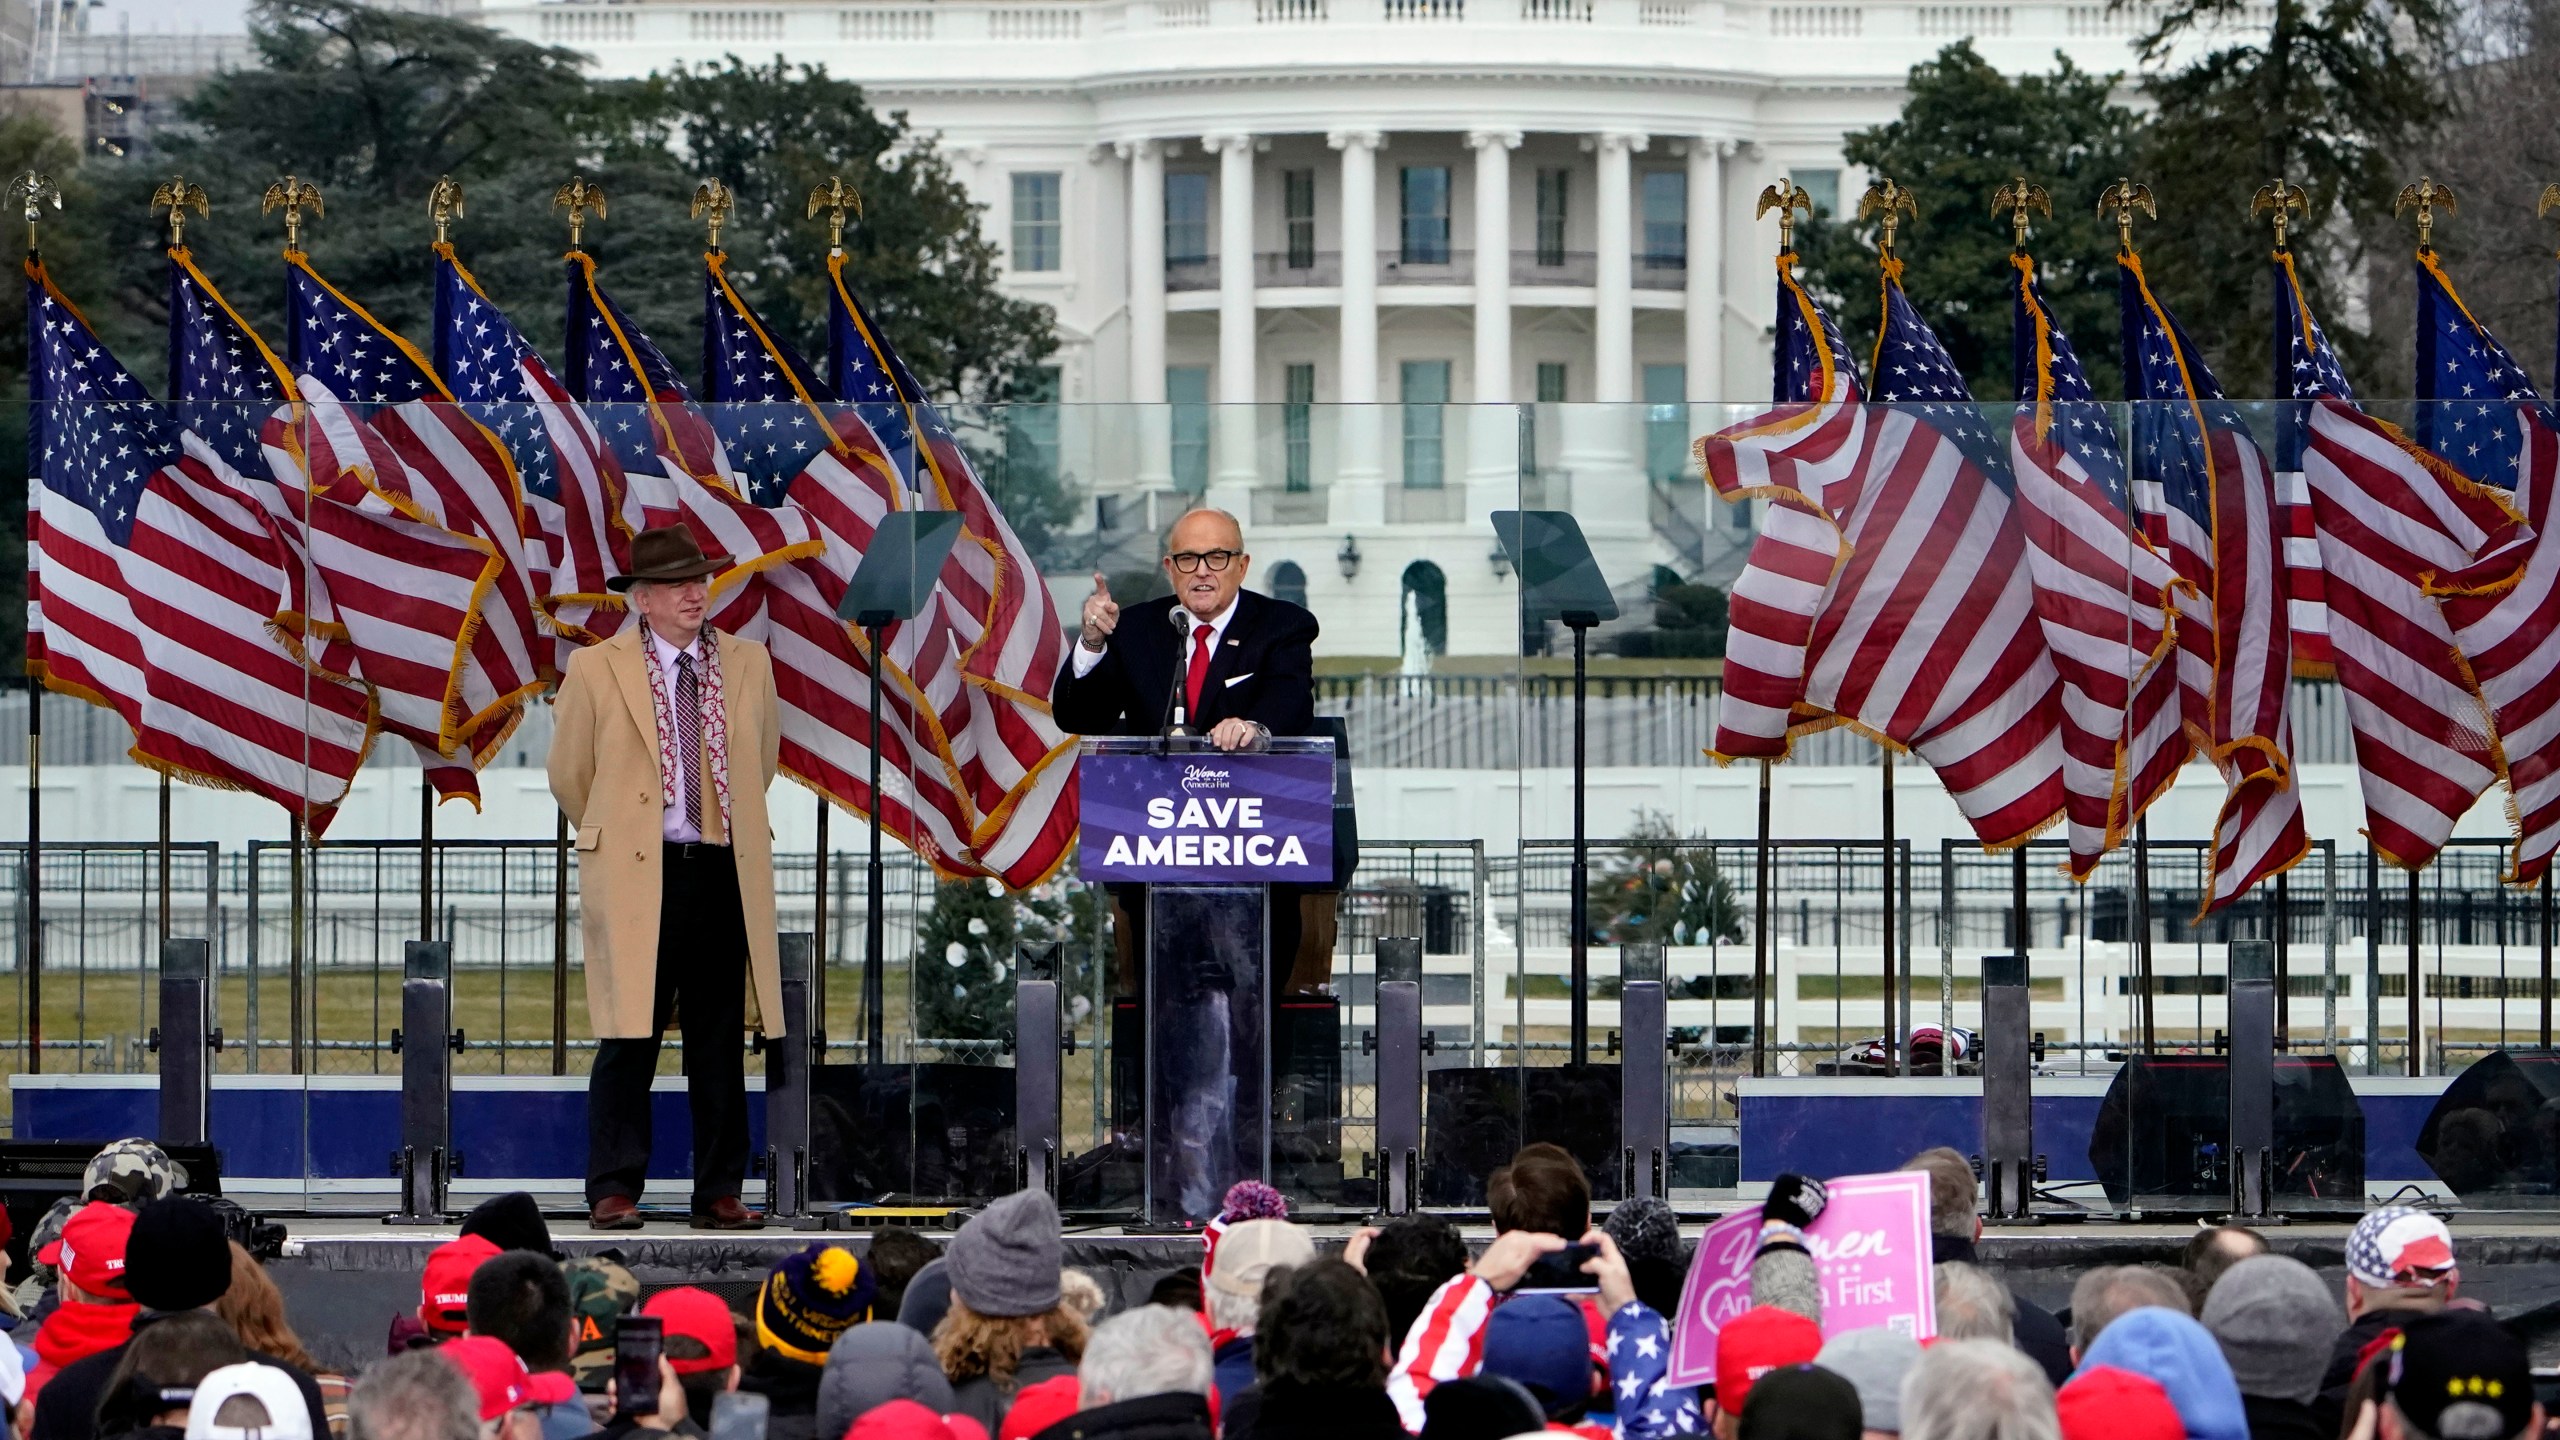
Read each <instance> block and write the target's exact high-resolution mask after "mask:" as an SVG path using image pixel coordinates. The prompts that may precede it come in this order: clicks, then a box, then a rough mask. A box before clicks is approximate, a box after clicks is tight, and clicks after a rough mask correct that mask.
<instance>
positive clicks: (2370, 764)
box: [2275, 252, 2530, 870]
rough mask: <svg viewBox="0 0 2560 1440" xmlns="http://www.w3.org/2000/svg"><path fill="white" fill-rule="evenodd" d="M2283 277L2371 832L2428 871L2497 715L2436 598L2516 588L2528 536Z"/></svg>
mask: <svg viewBox="0 0 2560 1440" xmlns="http://www.w3.org/2000/svg"><path fill="white" fill-rule="evenodd" d="M2275 289H2276V326H2277V338H2278V343H2279V345H2281V346H2282V347H2283V348H2282V352H2281V353H2283V354H2284V356H2285V357H2286V365H2287V367H2288V369H2289V372H2290V373H2291V375H2292V376H2293V398H2294V399H2296V400H2299V401H2302V402H2305V403H2304V404H2303V405H2302V406H2301V407H2300V409H2301V411H2302V412H2303V414H2302V415H2301V417H2300V420H2299V421H2298V423H2299V424H2300V425H2301V426H2302V430H2303V433H2304V443H2303V450H2302V471H2303V477H2304V480H2305V482H2306V484H2307V486H2308V489H2309V492H2310V495H2311V509H2312V519H2313V522H2314V527H2315V529H2316V532H2317V534H2318V536H2319V540H2320V560H2321V565H2322V568H2323V571H2324V579H2325V581H2326V588H2327V593H2328V602H2329V643H2330V648H2331V650H2332V652H2333V654H2334V656H2335V659H2336V664H2337V669H2338V682H2339V685H2340V687H2341V688H2343V689H2344V690H2345V691H2346V695H2347V719H2348V723H2349V725H2350V726H2351V727H2352V728H2353V730H2354V731H2355V737H2356V766H2357V769H2358V770H2359V771H2360V772H2361V774H2362V778H2363V782H2364V802H2365V830H2366V834H2367V835H2368V836H2369V837H2370V838H2371V839H2372V842H2373V846H2374V849H2375V850H2376V851H2378V852H2380V853H2381V854H2382V855H2383V857H2384V858H2386V859H2388V860H2390V861H2391V863H2393V864H2395V865H2398V866H2401V867H2403V868H2406V869H2413V870H2414V869H2419V868H2422V867H2424V866H2425V865H2427V864H2428V863H2430V862H2431V861H2433V860H2434V859H2435V856H2436V851H2437V850H2438V849H2439V848H2441V847H2442V846H2443V844H2444V842H2445V840H2446V839H2447V838H2448V837H2449V836H2451V835H2452V833H2453V827H2454V822H2456V821H2457V820H2459V819H2461V818H2462V815H2463V812H2465V811H2467V810H2469V809H2470V808H2471V806H2472V803H2473V802H2474V801H2476V800H2478V799H2479V798H2480V792H2482V791H2483V790H2486V789H2488V788H2489V785H2490V783H2491V782H2492V781H2494V780H2496V779H2497V778H2498V773H2499V772H2498V762H2497V747H2496V743H2495V742H2494V741H2493V740H2492V739H2491V738H2490V737H2491V732H2490V720H2489V714H2488V711H2487V709H2486V708H2485V706H2484V705H2483V704H2482V702H2481V699H2480V696H2479V693H2478V691H2477V690H2475V689H2474V688H2473V684H2472V680H2471V676H2470V674H2469V673H2468V671H2467V669H2466V667H2465V666H2464V663H2463V660H2462V656H2461V653H2460V651H2459V649H2458V647H2457V643H2456V641H2455V639H2454V634H2453V627H2452V623H2451V621H2450V620H2448V619H2447V617H2446V616H2445V614H2444V613H2443V611H2442V610H2441V609H2440V608H2439V606H2438V604H2437V600H2438V597H2440V596H2446V595H2453V594H2461V593H2466V592H2472V593H2487V592H2489V591H2492V590H2495V589H2496V588H2498V587H2499V586H2501V585H2506V584H2512V583H2513V582H2514V580H2515V576H2516V572H2517V570H2518V569H2519V568H2520V567H2521V566H2522V564H2523V560H2524V554H2523V552H2524V550H2525V549H2526V548H2527V545H2526V542H2527V541H2528V540H2529V538H2530V532H2529V531H2527V530H2526V529H2525V527H2524V525H2523V523H2522V521H2521V519H2520V517H2518V516H2517V515H2516V514H2515V512H2514V511H2513V510H2511V509H2509V508H2508V507H2507V505H2506V503H2505V502H2504V501H2503V500H2501V499H2499V498H2498V497H2497V496H2496V495H2495V494H2493V493H2492V492H2490V491H2488V490H2486V489H2483V488H2482V487H2480V486H2477V485H2473V484H2471V483H2469V482H2467V481H2465V480H2463V479H2462V478H2461V477H2459V476H2458V475H2456V474H2454V473H2453V471H2452V470H2451V469H2450V467H2448V466H2446V465H2445V463H2444V462H2443V461H2441V460H2438V459H2436V458H2435V457H2434V456H2433V455H2430V454H2428V453H2427V452H2426V451H2425V450H2423V449H2421V448H2419V447H2418V446H2417V445H2416V444H2414V443H2413V442H2411V441H2410V439H2409V438H2408V437H2407V436H2406V435H2404V434H2402V433H2401V432H2400V431H2399V430H2398V429H2396V428H2395V427H2393V426H2390V425H2387V424H2384V423H2383V422H2381V421H2378V420H2375V419H2373V418H2372V417H2371V416H2368V415H2366V414H2365V413H2364V412H2363V411H2362V410H2361V409H2359V408H2358V407H2357V405H2356V403H2355V399H2354V396H2353V394H2352V393H2351V392H2350V391H2349V390H2348V388H2347V381H2346V375H2345V373H2344V372H2343V371H2342V370H2341V369H2340V368H2339V366H2338V359H2337V356H2336V354H2335V352H2333V351H2332V350H2331V349H2330V348H2329V340H2328V337H2327V336H2326V335H2324V334H2322V333H2321V331H2320V327H2319V325H2318V324H2317V322H2315V321H2314V320H2313V319H2312V317H2311V312H2310V309H2309V307H2308V306H2307V305H2305V304H2304V302H2303V298H2302V291H2301V288H2300V286H2299V284H2298V283H2297V281H2296V279H2295V276H2294V272H2293V258H2292V257H2291V256H2290V255H2287V254H2284V253H2282V252H2279V253H2278V254H2277V256H2276V258H2275Z"/></svg>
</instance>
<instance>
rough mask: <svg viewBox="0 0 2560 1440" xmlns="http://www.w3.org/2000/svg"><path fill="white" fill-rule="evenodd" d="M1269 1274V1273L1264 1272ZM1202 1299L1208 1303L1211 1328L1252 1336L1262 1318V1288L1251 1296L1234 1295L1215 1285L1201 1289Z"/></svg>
mask: <svg viewBox="0 0 2560 1440" xmlns="http://www.w3.org/2000/svg"><path fill="white" fill-rule="evenodd" d="M1264 1273H1265V1274H1268V1273H1269V1272H1268V1271H1266V1272H1264ZM1200 1292H1201V1298H1202V1299H1204V1300H1206V1301H1207V1302H1208V1306H1207V1309H1208V1311H1209V1328H1211V1329H1213V1330H1230V1331H1233V1332H1235V1333H1236V1334H1238V1335H1250V1334H1252V1333H1253V1327H1254V1325H1255V1323H1256V1322H1257V1321H1259V1320H1260V1319H1261V1317H1262V1287H1261V1286H1259V1285H1256V1286H1254V1287H1253V1293H1252V1294H1250V1295H1233V1294H1229V1293H1228V1292H1227V1291H1225V1290H1223V1289H1221V1288H1219V1287H1218V1286H1215V1285H1203V1286H1201V1287H1200Z"/></svg>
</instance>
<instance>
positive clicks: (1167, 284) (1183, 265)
mask: <svg viewBox="0 0 2560 1440" xmlns="http://www.w3.org/2000/svg"><path fill="white" fill-rule="evenodd" d="M1164 288H1166V289H1167V290H1215V289H1217V288H1218V257H1217V256H1215V255H1204V256H1201V257H1200V258H1198V259H1193V260H1167V261H1165V262H1164Z"/></svg>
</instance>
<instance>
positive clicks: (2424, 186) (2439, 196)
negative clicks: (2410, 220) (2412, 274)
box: [2391, 175, 2462, 255]
mask: <svg viewBox="0 0 2560 1440" xmlns="http://www.w3.org/2000/svg"><path fill="white" fill-rule="evenodd" d="M2439 206H2441V207H2443V209H2444V213H2446V214H2447V215H2451V214H2453V213H2455V212H2456V211H2458V210H2460V209H2461V208H2462V207H2461V205H2460V204H2459V203H2458V202H2457V201H2455V199H2454V198H2453V191H2452V190H2451V189H2449V188H2447V187H2446V186H2443V185H2439V184H2437V183H2436V182H2435V181H2433V180H2430V179H2428V178H2427V177H2426V176H2424V175H2421V176H2419V177H2418V183H2417V184H2415V185H2403V186H2401V187H2400V195H2399V198H2397V199H2395V200H2393V201H2392V202H2391V213H2392V215H2393V216H2394V217H2395V218H2396V217H2398V216H2400V215H2401V214H2404V213H2405V212H2407V211H2409V210H2410V209H2412V208H2414V209H2416V210H2417V212H2418V253H2419V254H2421V255H2432V254H2434V253H2435V250H2436V245H2435V239H2436V209H2437V207H2439Z"/></svg>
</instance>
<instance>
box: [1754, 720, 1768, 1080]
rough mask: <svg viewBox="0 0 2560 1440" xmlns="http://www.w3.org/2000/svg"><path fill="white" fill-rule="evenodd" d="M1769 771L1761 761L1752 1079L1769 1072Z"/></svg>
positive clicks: (1756, 883)
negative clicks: (1766, 1015) (1766, 1021)
mask: <svg viewBox="0 0 2560 1440" xmlns="http://www.w3.org/2000/svg"><path fill="white" fill-rule="evenodd" d="M1769 771H1770V764H1769V762H1768V761H1766V760H1763V761H1761V762H1760V854H1759V863H1758V874H1757V876H1756V877H1755V878H1754V880H1753V882H1752V908H1753V911H1754V914H1753V918H1752V923H1751V1074H1752V1077H1753V1078H1754V1079H1757V1078H1759V1077H1761V1076H1764V1075H1766V1074H1768V1073H1769V1046H1768V1027H1767V1026H1766V1025H1765V1024H1763V1023H1762V1014H1763V1011H1764V1009H1766V1008H1767V1007H1766V1005H1765V1003H1764V997H1765V996H1766V995H1767V993H1768V989H1769V961H1770V955H1769Z"/></svg>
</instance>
